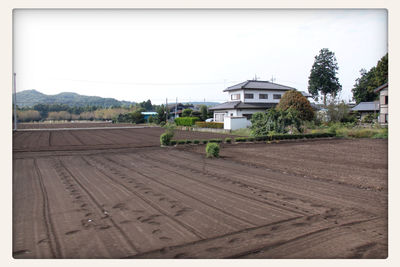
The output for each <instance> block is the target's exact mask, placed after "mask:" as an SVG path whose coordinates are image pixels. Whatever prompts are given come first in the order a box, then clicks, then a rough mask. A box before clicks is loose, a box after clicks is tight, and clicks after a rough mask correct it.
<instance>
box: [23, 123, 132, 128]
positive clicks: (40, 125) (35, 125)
mask: <svg viewBox="0 0 400 267" xmlns="http://www.w3.org/2000/svg"><path fill="white" fill-rule="evenodd" d="M132 126H134V125H133V124H131V123H112V122H79V123H58V122H57V123H41V122H40V123H18V129H57V128H92V127H93V128H98V127H132Z"/></svg>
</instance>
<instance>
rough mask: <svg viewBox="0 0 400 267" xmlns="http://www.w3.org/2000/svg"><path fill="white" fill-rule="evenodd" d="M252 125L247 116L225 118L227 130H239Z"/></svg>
mask: <svg viewBox="0 0 400 267" xmlns="http://www.w3.org/2000/svg"><path fill="white" fill-rule="evenodd" d="M250 125H251V123H250V121H248V120H247V119H246V118H245V117H228V116H226V117H225V118H224V129H225V130H237V129H241V128H246V127H249V126H250Z"/></svg>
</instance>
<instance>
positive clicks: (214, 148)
mask: <svg viewBox="0 0 400 267" xmlns="http://www.w3.org/2000/svg"><path fill="white" fill-rule="evenodd" d="M206 156H207V158H213V157H215V158H218V157H219V144H217V143H208V144H207V146H206Z"/></svg>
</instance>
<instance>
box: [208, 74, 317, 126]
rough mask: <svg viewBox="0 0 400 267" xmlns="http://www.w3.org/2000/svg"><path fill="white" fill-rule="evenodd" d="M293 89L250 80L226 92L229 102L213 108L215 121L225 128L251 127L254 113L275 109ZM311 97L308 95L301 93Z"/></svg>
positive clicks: (231, 87) (227, 89)
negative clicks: (285, 94) (221, 123)
mask: <svg viewBox="0 0 400 267" xmlns="http://www.w3.org/2000/svg"><path fill="white" fill-rule="evenodd" d="M289 90H296V89H295V88H293V87H289V86H285V85H280V84H276V83H272V82H268V81H257V80H248V81H245V82H242V83H239V84H236V85H233V86H230V87H228V88H226V89H225V90H224V92H228V94H229V100H228V102H225V103H222V104H219V105H216V106H214V107H211V108H210V110H212V111H214V121H215V122H224V124H225V125H224V128H225V129H230V130H235V129H238V128H244V127H246V126H250V125H251V123H250V118H251V116H252V114H253V113H256V112H265V111H266V110H267V109H270V108H272V107H275V106H276V105H277V104H278V103H279V101H280V99H281V97H282V95H283V94H284V93H285V92H286V91H289ZM301 93H302V94H303V95H304V96H306V97H310V96H311V95H309V94H308V93H305V92H301Z"/></svg>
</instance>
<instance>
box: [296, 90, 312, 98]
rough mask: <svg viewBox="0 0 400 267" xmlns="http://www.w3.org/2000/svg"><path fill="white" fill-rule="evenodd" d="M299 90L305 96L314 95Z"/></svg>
mask: <svg viewBox="0 0 400 267" xmlns="http://www.w3.org/2000/svg"><path fill="white" fill-rule="evenodd" d="M299 92H300V93H301V94H302V95H303V96H305V97H312V95H311V94H309V93H307V92H304V91H299Z"/></svg>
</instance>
